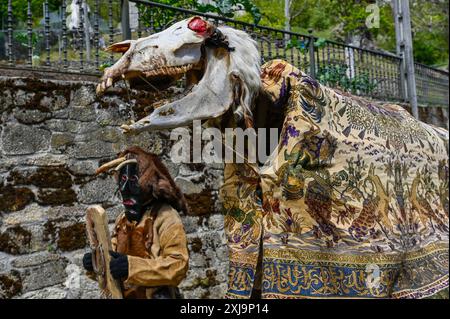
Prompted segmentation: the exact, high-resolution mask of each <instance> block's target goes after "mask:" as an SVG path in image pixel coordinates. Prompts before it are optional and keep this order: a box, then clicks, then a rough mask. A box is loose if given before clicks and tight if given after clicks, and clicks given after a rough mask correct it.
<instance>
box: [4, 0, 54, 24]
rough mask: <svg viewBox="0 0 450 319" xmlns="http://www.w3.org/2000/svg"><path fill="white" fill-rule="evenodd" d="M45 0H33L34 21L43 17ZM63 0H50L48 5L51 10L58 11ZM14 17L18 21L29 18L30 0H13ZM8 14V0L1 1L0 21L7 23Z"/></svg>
mask: <svg viewBox="0 0 450 319" xmlns="http://www.w3.org/2000/svg"><path fill="white" fill-rule="evenodd" d="M44 1H45V0H32V1H31V12H33V20H34V21H33V22H34V23H36V22H37V21H38V20H39V19H41V18H42V17H43V15H44V14H43V4H44ZM61 3H62V1H61V0H49V1H48V7H49V10H50V11H57V10H58V8H59V7H60V6H61ZM11 5H12V10H13V17H14V21H15V22H16V23H19V22H24V21H26V20H27V10H28V1H27V0H12V3H11ZM7 15H8V1H7V0H2V1H0V21H2V22H3V23H6V21H7Z"/></svg>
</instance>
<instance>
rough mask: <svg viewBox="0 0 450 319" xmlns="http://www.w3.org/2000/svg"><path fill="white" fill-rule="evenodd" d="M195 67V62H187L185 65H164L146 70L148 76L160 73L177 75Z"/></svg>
mask: <svg viewBox="0 0 450 319" xmlns="http://www.w3.org/2000/svg"><path fill="white" fill-rule="evenodd" d="M193 67H194V64H186V65H183V66H163V67H161V68H158V69H156V70H151V71H146V72H144V74H145V75H146V76H158V75H177V74H183V73H186V72H187V71H189V70H190V69H192V68H193Z"/></svg>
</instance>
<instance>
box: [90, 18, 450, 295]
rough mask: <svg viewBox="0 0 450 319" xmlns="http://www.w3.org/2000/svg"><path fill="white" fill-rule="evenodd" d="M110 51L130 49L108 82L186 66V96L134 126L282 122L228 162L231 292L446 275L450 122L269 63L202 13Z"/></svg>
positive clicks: (284, 291) (108, 72) (430, 281)
mask: <svg viewBox="0 0 450 319" xmlns="http://www.w3.org/2000/svg"><path fill="white" fill-rule="evenodd" d="M109 50H110V51H113V52H122V53H123V56H122V57H121V58H120V59H119V60H118V61H117V62H116V63H115V64H114V65H113V66H111V67H109V68H107V69H105V72H104V75H103V78H102V80H101V83H100V84H99V85H98V88H97V93H98V94H101V93H103V92H104V91H105V90H106V89H108V88H109V87H111V86H112V85H113V84H114V82H116V81H119V80H122V79H126V80H130V83H131V84H133V83H134V82H135V81H139V80H140V79H142V78H143V79H145V82H146V83H150V84H151V86H152V87H156V88H158V89H164V88H165V87H168V86H169V85H170V83H175V81H176V80H177V79H179V78H181V76H182V75H183V74H185V75H186V79H187V86H186V92H185V93H184V94H182V95H180V96H181V97H180V96H177V97H176V98H175V100H171V101H167V102H166V101H164V102H162V103H160V105H159V107H157V108H155V109H154V111H153V112H151V113H150V114H149V115H148V116H146V117H144V118H142V119H141V120H139V121H137V122H135V123H132V124H124V125H123V126H122V129H123V130H124V133H127V134H138V133H139V132H142V131H146V130H162V129H168V128H175V127H183V126H189V125H192V123H193V121H194V120H204V121H206V122H207V124H208V125H215V126H217V127H219V128H221V129H224V128H266V129H270V128H276V129H278V132H279V143H278V145H277V147H275V149H271V150H270V152H269V154H271V155H270V157H269V159H268V160H267V161H265V162H264V163H261V165H259V164H257V163H250V162H246V163H227V164H226V165H225V170H224V184H223V186H222V190H221V196H222V199H223V207H224V214H225V231H226V234H227V240H228V248H229V254H230V267H229V281H228V292H227V296H228V297H230V298H249V297H250V296H251V295H252V292H254V291H255V290H259V291H260V293H261V296H262V297H263V298H326V297H331V298H338V297H340V298H345V297H349V298H423V297H427V296H431V295H433V294H436V293H438V292H440V291H441V290H444V289H447V288H448V264H449V263H448V257H449V256H448V243H449V232H448V230H449V219H448V198H449V194H448V191H449V190H448V176H449V175H448V167H449V155H448V140H449V135H448V131H446V130H444V129H441V128H437V127H434V126H432V125H428V124H425V123H422V122H420V121H418V120H417V119H415V118H414V117H412V116H411V115H410V114H409V113H408V112H407V111H406V110H404V109H403V108H402V107H400V106H398V105H393V104H384V105H382V104H381V103H375V102H373V101H368V100H365V99H363V98H359V97H356V96H353V95H350V94H348V93H345V92H341V91H339V90H337V89H331V88H328V87H326V86H324V85H322V84H320V83H318V82H317V81H316V80H315V79H313V78H311V77H310V76H308V75H307V74H305V73H303V72H302V71H300V70H299V69H297V68H296V67H294V66H292V65H290V64H289V63H287V62H285V61H282V60H274V61H270V62H267V63H266V64H264V65H263V66H262V67H261V66H260V61H261V60H260V55H259V49H258V46H257V43H256V42H255V41H254V40H253V39H252V38H251V37H250V36H249V35H248V34H246V33H245V32H243V31H239V30H235V29H233V28H230V27H226V26H219V27H216V26H215V25H213V24H212V23H211V22H209V21H206V20H203V19H202V18H200V17H193V18H190V19H186V20H183V21H180V22H177V23H175V24H174V25H172V26H171V27H169V28H168V29H166V30H164V31H162V32H159V33H156V34H152V35H151V36H149V37H146V38H141V39H138V40H129V41H125V42H120V43H116V44H114V45H112V46H110V47H109ZM161 104H162V105H161Z"/></svg>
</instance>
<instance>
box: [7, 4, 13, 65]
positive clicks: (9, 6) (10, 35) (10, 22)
mask: <svg viewBox="0 0 450 319" xmlns="http://www.w3.org/2000/svg"><path fill="white" fill-rule="evenodd" d="M12 33H13V31H12V0H8V64H9V65H13V55H12Z"/></svg>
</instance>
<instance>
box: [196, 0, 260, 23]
mask: <svg viewBox="0 0 450 319" xmlns="http://www.w3.org/2000/svg"><path fill="white" fill-rule="evenodd" d="M239 6H242V8H244V10H245V12H247V13H249V14H250V15H251V16H252V18H253V23H254V24H258V23H259V22H260V21H261V12H260V10H259V8H258V7H257V6H255V5H254V4H253V3H252V2H251V1H250V0H213V4H201V3H196V4H195V5H194V8H195V9H196V10H197V11H200V12H212V13H216V14H218V15H219V16H221V17H227V18H233V17H234V14H235V12H236V8H238V7H239Z"/></svg>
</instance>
